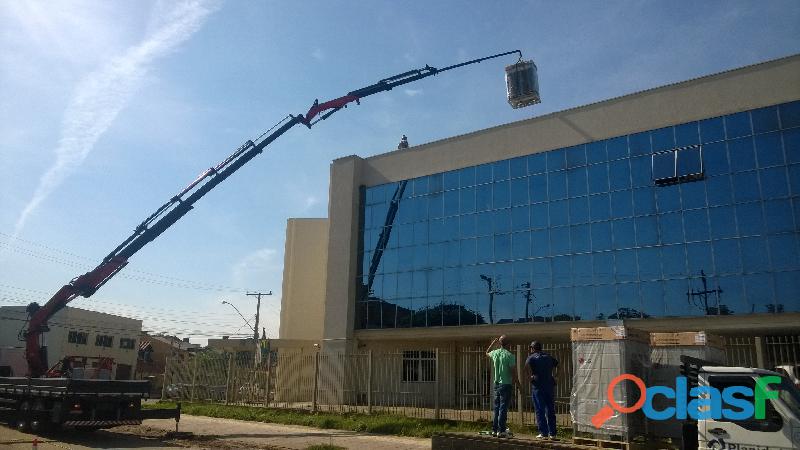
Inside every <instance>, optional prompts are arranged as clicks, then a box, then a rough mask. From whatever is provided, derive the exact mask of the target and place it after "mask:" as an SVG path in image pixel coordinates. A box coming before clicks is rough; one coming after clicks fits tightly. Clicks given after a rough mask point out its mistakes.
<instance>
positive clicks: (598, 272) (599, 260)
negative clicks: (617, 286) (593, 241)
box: [592, 252, 614, 284]
mask: <svg viewBox="0 0 800 450" xmlns="http://www.w3.org/2000/svg"><path fill="white" fill-rule="evenodd" d="M592 265H593V266H594V267H593V270H592V272H593V274H594V282H595V284H606V283H613V282H614V254H613V253H612V252H603V253H593V254H592Z"/></svg>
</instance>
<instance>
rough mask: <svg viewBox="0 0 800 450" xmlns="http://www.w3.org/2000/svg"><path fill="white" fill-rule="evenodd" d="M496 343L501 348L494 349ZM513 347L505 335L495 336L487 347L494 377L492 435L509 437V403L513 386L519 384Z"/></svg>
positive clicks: (487, 354)
mask: <svg viewBox="0 0 800 450" xmlns="http://www.w3.org/2000/svg"><path fill="white" fill-rule="evenodd" d="M496 343H499V344H500V348H498V349H494V350H492V347H494V345H495V344H496ZM510 347H511V342H510V341H509V339H508V338H507V337H506V336H505V335H503V336H500V337H499V338H494V339H493V340H492V343H491V344H489V348H487V349H486V356H488V357H489V358H491V360H492V374H493V378H494V415H493V416H492V436H497V437H508V434H509V433H508V431H507V428H506V419H507V417H508V404H509V403H510V401H511V386H512V385H514V386H519V380H518V379H517V371H516V370H514V367H515V366H516V364H517V358H515V357H514V354H513V353H511V352H510V351H508V349H509V348H510Z"/></svg>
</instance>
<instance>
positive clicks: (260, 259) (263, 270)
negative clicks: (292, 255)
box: [233, 248, 283, 288]
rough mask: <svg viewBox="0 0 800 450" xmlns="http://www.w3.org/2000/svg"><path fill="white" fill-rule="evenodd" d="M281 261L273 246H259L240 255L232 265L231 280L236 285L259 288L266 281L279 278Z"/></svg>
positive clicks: (281, 269)
mask: <svg viewBox="0 0 800 450" xmlns="http://www.w3.org/2000/svg"><path fill="white" fill-rule="evenodd" d="M282 271H283V261H281V260H280V254H279V253H278V251H277V250H275V249H274V248H261V249H258V250H255V251H253V252H251V253H249V254H247V255H245V256H244V257H242V258H241V259H240V260H239V261H238V262H237V263H236V264H234V265H233V280H234V283H236V285H237V286H247V287H248V288H261V287H262V286H264V285H265V284H267V282H274V280H275V279H277V280H280V279H281V277H282V276H283V274H282Z"/></svg>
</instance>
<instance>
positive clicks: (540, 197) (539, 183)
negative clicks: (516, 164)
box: [528, 174, 547, 203]
mask: <svg viewBox="0 0 800 450" xmlns="http://www.w3.org/2000/svg"><path fill="white" fill-rule="evenodd" d="M528 194H529V196H530V199H531V203H539V202H544V201H547V175H545V174H541V175H531V177H530V180H528Z"/></svg>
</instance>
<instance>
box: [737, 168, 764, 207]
mask: <svg viewBox="0 0 800 450" xmlns="http://www.w3.org/2000/svg"><path fill="white" fill-rule="evenodd" d="M733 196H734V199H735V200H736V202H737V203H738V202H751V201H754V200H758V199H759V198H760V197H761V195H760V194H759V192H758V174H757V173H756V172H744V173H737V174H735V175H733Z"/></svg>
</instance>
